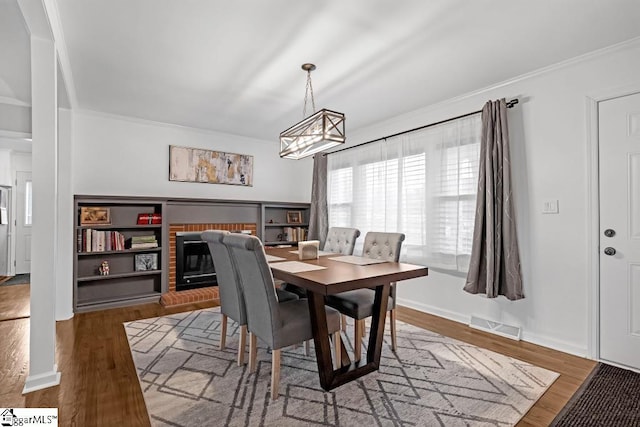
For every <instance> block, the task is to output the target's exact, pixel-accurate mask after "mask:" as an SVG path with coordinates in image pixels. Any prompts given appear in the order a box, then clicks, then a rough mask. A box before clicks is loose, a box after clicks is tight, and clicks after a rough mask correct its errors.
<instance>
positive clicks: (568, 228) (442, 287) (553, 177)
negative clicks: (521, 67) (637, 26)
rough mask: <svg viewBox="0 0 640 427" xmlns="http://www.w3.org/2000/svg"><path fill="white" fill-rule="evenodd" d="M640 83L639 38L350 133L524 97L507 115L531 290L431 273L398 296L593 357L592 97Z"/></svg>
mask: <svg viewBox="0 0 640 427" xmlns="http://www.w3.org/2000/svg"><path fill="white" fill-rule="evenodd" d="M496 66H497V67H499V66H500V64H496ZM469 72H473V70H469ZM639 82H640V40H636V41H635V42H632V43H628V44H626V45H620V46H617V47H615V48H611V49H609V50H607V51H601V52H598V53H594V54H592V55H589V56H585V57H582V58H580V59H578V60H574V61H570V62H567V63H564V64H560V65H558V66H556V67H551V68H549V69H546V70H541V71H540V72H537V73H531V74H529V75H527V76H523V77H521V78H519V79H514V80H512V81H510V82H505V83H503V84H499V85H496V86H495V87H494V88H489V89H486V90H480V91H478V92H476V93H473V94H469V95H466V96H463V97H459V98H457V99H454V100H450V101H447V102H444V103H441V104H438V105H434V106H430V107H426V108H424V109H421V110H419V111H414V112H412V113H409V114H405V115H402V116H399V117H396V118H394V119H391V120H388V121H387V122H385V123H383V124H382V125H379V126H376V127H371V128H368V129H365V130H362V131H361V132H358V133H357V134H355V135H350V138H349V143H350V144H357V143H360V142H363V141H367V140H371V139H374V138H378V137H382V136H384V135H389V134H392V133H395V132H399V131H402V130H405V129H411V128H414V127H417V126H421V125H424V124H428V123H433V122H436V121H439V120H442V119H446V118H449V117H453V116H457V115H460V114H464V113H467V112H471V111H476V110H479V109H481V108H482V106H483V104H484V103H485V102H486V101H487V100H488V99H498V98H503V97H504V98H506V99H507V100H508V99H511V98H519V100H520V104H519V105H518V106H516V107H515V108H513V109H511V110H509V115H508V119H509V129H510V134H511V149H512V153H511V155H512V164H513V169H512V177H513V180H514V187H515V189H514V196H515V202H516V214H517V219H518V233H519V236H518V237H519V240H520V252H521V260H522V270H523V276H524V291H525V296H526V298H525V299H523V300H520V301H515V302H510V301H508V300H506V299H505V298H504V297H500V298H496V299H493V300H489V299H486V298H484V297H481V296H476V295H471V294H468V293H466V292H464V291H462V287H463V285H464V278H460V277H454V276H450V275H447V274H442V273H438V272H435V271H430V273H429V276H428V277H426V278H422V279H415V280H413V281H411V282H410V283H401V284H400V285H399V287H398V292H399V303H400V304H402V305H406V306H411V307H414V308H416V309H419V310H423V311H427V312H431V313H434V314H438V315H442V316H445V317H449V318H451V319H454V320H459V321H464V322H467V321H468V318H469V316H470V315H471V314H476V315H479V316H482V317H485V318H490V319H493V320H497V321H503V322H505V323H508V324H514V325H519V326H522V327H523V339H525V340H527V341H531V342H535V343H538V344H542V345H545V346H549V347H553V348H557V349H560V350H564V351H568V352H572V353H575V354H580V355H588V341H589V340H588V336H589V333H590V331H589V329H590V324H589V315H588V305H589V294H590V283H589V276H588V271H589V269H590V264H589V262H590V257H589V254H588V240H587V234H588V229H589V226H590V224H589V223H588V220H587V212H588V209H589V205H588V197H589V188H588V181H589V180H588V175H587V162H588V150H587V144H586V133H587V132H586V130H587V124H586V107H585V105H586V96H587V95H589V94H593V93H595V92H599V91H602V90H607V89H612V88H619V87H624V86H628V85H632V84H636V85H637V84H638V83H639ZM547 199H558V200H559V203H560V213H559V214H558V215H543V214H542V213H541V212H542V207H543V201H544V200H547ZM624 303H625V302H624V301H621V304H624Z"/></svg>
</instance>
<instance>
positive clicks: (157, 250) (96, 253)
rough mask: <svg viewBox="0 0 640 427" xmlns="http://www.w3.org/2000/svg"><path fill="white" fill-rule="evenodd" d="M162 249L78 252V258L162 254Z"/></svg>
mask: <svg viewBox="0 0 640 427" xmlns="http://www.w3.org/2000/svg"><path fill="white" fill-rule="evenodd" d="M161 251H162V248H161V247H157V248H146V249H123V250H121V251H102V252H78V253H77V255H78V256H98V257H99V256H102V255H113V254H140V253H149V252H161Z"/></svg>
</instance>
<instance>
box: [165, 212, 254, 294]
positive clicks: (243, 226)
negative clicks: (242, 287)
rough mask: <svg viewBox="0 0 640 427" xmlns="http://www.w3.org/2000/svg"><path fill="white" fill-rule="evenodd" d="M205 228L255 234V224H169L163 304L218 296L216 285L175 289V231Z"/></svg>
mask: <svg viewBox="0 0 640 427" xmlns="http://www.w3.org/2000/svg"><path fill="white" fill-rule="evenodd" d="M205 230H227V231H236V230H251V234H253V235H254V236H255V234H256V224H244V223H233V224H170V225H169V292H167V293H165V294H162V298H161V299H160V302H161V303H162V305H164V306H173V305H180V304H188V303H191V302H201V301H215V300H217V299H218V298H219V295H218V287H217V286H209V287H206V288H199V289H189V290H186V291H179V292H178V291H176V233H178V232H184V231H186V232H191V231H196V232H197V231H205Z"/></svg>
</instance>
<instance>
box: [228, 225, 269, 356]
mask: <svg viewBox="0 0 640 427" xmlns="http://www.w3.org/2000/svg"><path fill="white" fill-rule="evenodd" d="M222 242H223V243H224V245H225V246H226V247H227V248H228V249H229V252H230V253H231V257H232V259H233V261H234V262H235V265H236V266H237V267H238V268H237V271H238V277H239V279H240V280H239V282H240V286H241V288H242V293H243V296H244V301H245V304H246V309H247V310H246V312H247V326H248V328H249V331H250V332H251V333H253V334H255V335H256V336H258V337H259V338H260V339H261V340H263V341H264V342H266V343H267V344H268V345H269V346H273V337H274V332H275V331H277V330H279V328H280V326H281V323H282V322H281V321H280V312H279V309H278V300H277V297H276V293H275V288H274V282H273V275H272V274H271V268H270V267H269V264H268V263H267V258H266V256H265V253H264V247H263V246H262V242H261V241H260V239H258V238H257V237H255V236H249V235H245V234H235V233H234V234H227V235H225V236H224V238H223V239H222Z"/></svg>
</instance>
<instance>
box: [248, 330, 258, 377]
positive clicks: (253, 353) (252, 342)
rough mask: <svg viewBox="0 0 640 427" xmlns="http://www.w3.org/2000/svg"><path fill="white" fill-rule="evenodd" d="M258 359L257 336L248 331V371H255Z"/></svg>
mask: <svg viewBox="0 0 640 427" xmlns="http://www.w3.org/2000/svg"><path fill="white" fill-rule="evenodd" d="M257 359H258V337H257V336H256V334H252V333H251V332H249V372H255V371H256V365H257Z"/></svg>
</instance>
